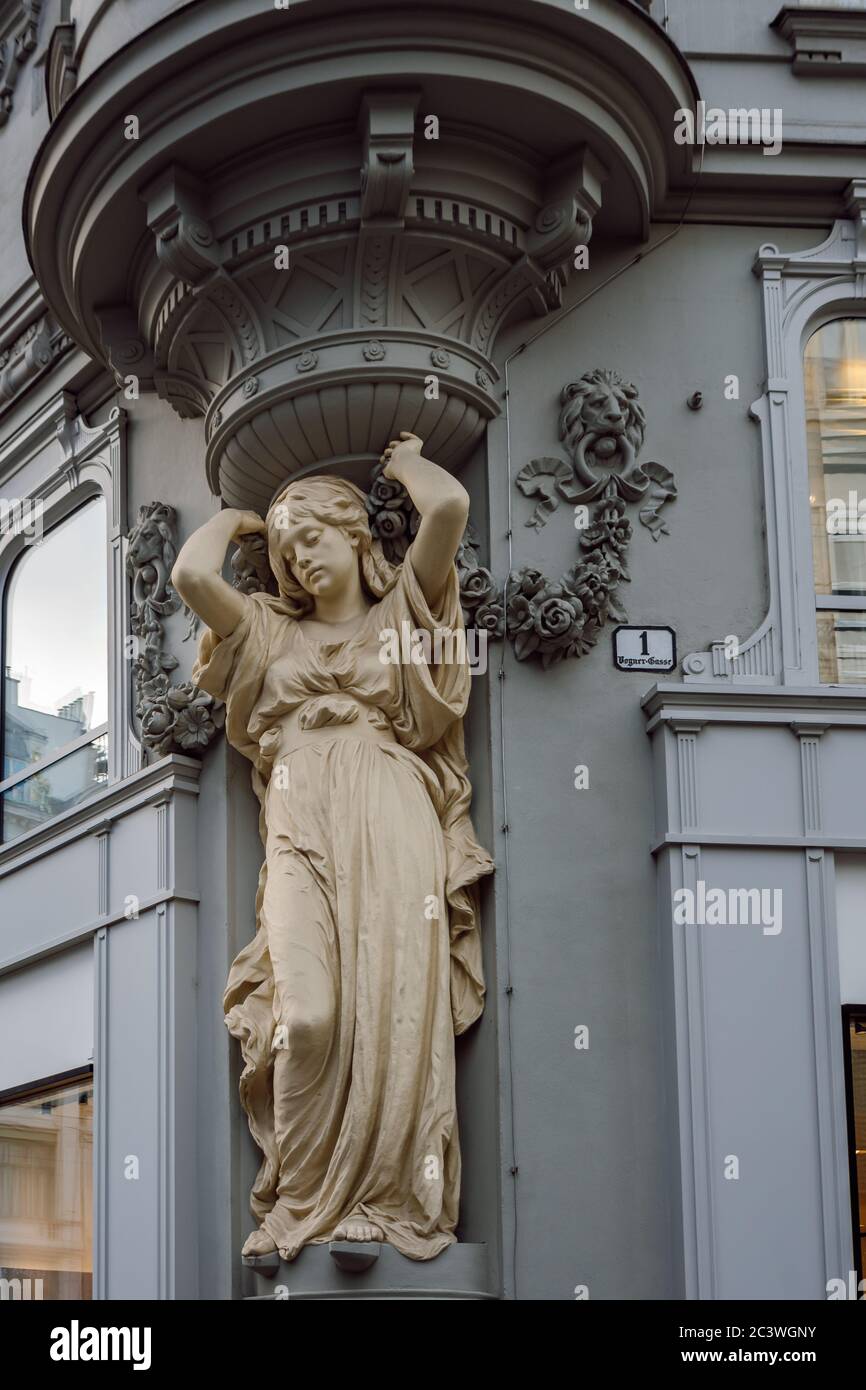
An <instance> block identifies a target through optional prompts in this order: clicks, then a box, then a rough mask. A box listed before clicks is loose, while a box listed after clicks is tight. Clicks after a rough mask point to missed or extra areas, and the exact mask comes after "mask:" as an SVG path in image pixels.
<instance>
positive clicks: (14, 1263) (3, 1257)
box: [0, 1076, 93, 1299]
mask: <svg viewBox="0 0 866 1390" xmlns="http://www.w3.org/2000/svg"><path fill="white" fill-rule="evenodd" d="M92 1173H93V1082H92V1078H91V1077H89V1076H87V1077H83V1078H82V1079H81V1080H79V1081H75V1082H71V1083H66V1084H64V1085H62V1086H59V1087H54V1088H52V1089H51V1090H45V1091H40V1092H38V1093H36V1094H34V1095H28V1096H24V1097H21V1098H20V1099H17V1100H11V1101H7V1102H5V1103H4V1104H0V1278H2V1279H6V1280H10V1281H12V1280H20V1281H21V1283H20V1284H19V1285H16V1284H14V1283H11V1284H9V1285H4V1290H5V1296H6V1297H12V1298H14V1297H16V1296H17V1297H21V1298H26V1297H27V1296H28V1295H29V1297H30V1298H31V1299H37V1298H43V1299H83V1298H91V1297H92V1277H93V1254H92V1234H91V1232H92V1226H93V1211H92V1188H93V1178H92ZM27 1280H29V1281H30V1283H29V1284H27V1283H26V1281H27ZM38 1281H41V1282H38Z"/></svg>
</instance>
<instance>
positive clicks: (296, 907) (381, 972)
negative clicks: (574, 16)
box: [193, 547, 494, 1260]
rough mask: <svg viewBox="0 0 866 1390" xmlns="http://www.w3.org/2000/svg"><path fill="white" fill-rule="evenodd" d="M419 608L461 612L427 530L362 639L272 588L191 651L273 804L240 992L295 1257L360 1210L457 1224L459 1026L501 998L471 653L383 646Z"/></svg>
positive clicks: (255, 1115) (253, 1099) (282, 1244)
mask: <svg viewBox="0 0 866 1390" xmlns="http://www.w3.org/2000/svg"><path fill="white" fill-rule="evenodd" d="M404 624H408V625H409V630H412V629H422V630H423V629H426V630H427V631H429V632H431V633H432V632H434V631H435V630H436V629H437V628H438V629H439V630H440V631H441V630H442V629H443V628H445V629H449V628H450V629H451V630H452V631H453V632H458V631H461V630H462V628H463V619H462V614H461V609H460V598H459V584H458V578H457V571H456V569H455V568H454V567H453V566H452V568H451V572H450V575H449V578H448V582H447V584H446V587H445V591H444V593H443V595H442V597H441V599H440V602H439V605H438V608H437V611H436V612H435V613H434V612H432V611H431V610H430V608H429V606H428V604H427V602H426V600H425V598H424V595H423V592H422V590H421V587H420V585H419V583H418V579H417V577H416V575H415V572H414V570H413V567H412V549H411V547H410V549H409V551H408V552H407V555H406V558H405V561H404V563H403V565H402V566H401V568H400V571H399V576H398V579H397V582H396V584H395V586H394V587H393V588H392V589H391V590H390V592H389V593H388V594H386V595H385V597H384V598H383V599H381V600H380V601H379V602H378V603H376V604H374V605H373V606H372V607H371V608H370V610H369V612H368V614H367V615H366V618H365V619H364V622H363V624H362V626H361V627H360V629H359V630H358V632H357V633H356V634H355V635H354V636H353V637H351V638H349V639H348V640H345V641H342V642H316V641H313V640H311V639H309V638H308V637H306V636H305V634H304V633H303V631H302V630H301V628H300V627H299V626H298V624H297V622H296V621H295V620H294V619H293V618H291V617H290V616H289V615H288V613H287V612H286V609H285V606H284V604H283V602H282V600H281V599H279V598H273V597H271V596H268V595H263V594H254V595H252V596H250V597H248V599H247V603H246V605H245V613H244V616H243V618H242V619H241V621H240V622H239V624H238V626H237V627H236V628H235V630H234V631H233V632H232V633H231V635H230V636H229V637H227V638H224V639H220V638H219V637H218V636H217V635H216V634H215V633H214V632H212V631H209V630H208V631H206V632H205V633H204V635H203V636H202V639H201V641H200V645H199V657H198V661H197V663H196V666H195V669H194V671H193V679H194V680H195V681H196V683H197V684H198V685H200V686H201V687H202V688H203V689H204V690H207V691H209V692H210V693H211V694H212V695H214V696H216V697H218V698H219V699H221V700H224V701H225V704H226V734H227V737H228V739H229V742H230V743H232V745H233V746H234V747H235V748H237V749H238V750H239V751H240V752H241V753H243V754H244V755H245V756H246V757H247V758H249V759H250V760H251V762H252V763H253V773H252V777H253V787H254V790H255V791H256V794H257V796H258V798H259V801H260V806H261V815H260V821H259V827H260V831H261V834H262V838H263V841H264V845H265V860H264V864H263V866H262V870H261V873H260V876H259V886H258V893H257V899H256V926H257V930H256V934H255V936H254V937H253V939H252V941H251V942H250V943H249V945H247V946H246V947H245V948H244V950H242V951H241V953H240V955H239V956H238V957H237V959H236V960H235V962H234V964H233V966H232V968H231V972H230V974H229V979H228V983H227V987H226V993H225V1000H224V1004H225V1009H226V1024H227V1026H228V1028H229V1031H230V1032H231V1034H232V1035H233V1036H234V1037H236V1038H237V1039H238V1040H239V1041H240V1045H241V1049H242V1054H243V1060H244V1070H243V1075H242V1078H241V1085H240V1090H241V1100H242V1103H243V1106H244V1109H245V1110H246V1112H247V1115H248V1118H249V1123H250V1129H251V1132H252V1134H253V1137H254V1139H255V1140H256V1142H257V1144H258V1145H259V1147H260V1148H261V1150H262V1153H263V1155H264V1158H263V1162H262V1166H261V1168H260V1171H259V1174H258V1177H257V1180H256V1183H255V1186H254V1188H253V1192H252V1197H251V1208H252V1211H253V1213H254V1215H255V1216H256V1217H257V1219H258V1220H259V1222H260V1223H261V1224H262V1225H263V1226H264V1228H265V1229H266V1230H267V1231H268V1232H269V1233H270V1235H271V1236H272V1237H273V1239H274V1240H275V1242H276V1244H277V1246H278V1248H279V1250H280V1252H281V1254H282V1255H283V1257H284V1258H285V1259H293V1258H294V1257H295V1256H296V1255H297V1253H298V1251H299V1250H300V1249H301V1248H302V1246H304V1245H306V1244H310V1243H320V1242H323V1241H328V1240H330V1239H333V1238H334V1233H335V1230H336V1228H337V1227H338V1226H339V1225H340V1224H342V1223H343V1222H344V1221H345V1220H347V1219H349V1218H353V1217H354V1218H358V1219H360V1220H366V1221H369V1222H375V1223H376V1224H378V1225H379V1226H380V1227H381V1228H382V1230H383V1232H384V1235H385V1239H386V1240H387V1241H389V1242H390V1243H391V1244H392V1245H394V1246H395V1247H396V1249H397V1250H399V1251H401V1252H402V1253H403V1254H404V1255H406V1256H409V1257H410V1258H412V1259H418V1260H425V1259H431V1258H432V1257H434V1256H435V1255H437V1254H439V1253H440V1252H441V1251H442V1250H444V1249H445V1248H446V1247H447V1246H448V1245H449V1244H451V1243H452V1242H453V1241H454V1240H455V1239H456V1237H455V1235H454V1228H455V1226H456V1223H457V1217H458V1203H459V1192H460V1150H459V1145H458V1134H457V1119H456V1110H455V1065H454V1036H455V1034H459V1033H462V1032H463V1031H464V1030H465V1029H466V1028H468V1027H469V1026H470V1025H471V1024H472V1023H473V1022H474V1021H475V1020H476V1019H477V1018H478V1016H479V1014H480V1013H481V1011H482V1008H483V999H484V982H483V975H482V967H481V945H480V939H479V928H478V905H477V881H478V880H479V878H480V877H481V876H482V875H484V874H489V873H492V872H493V867H494V866H493V862H492V860H491V859H490V857H489V855H488V854H487V853H486V852H485V850H483V849H482V847H481V846H480V845H479V843H478V841H477V839H476V837H475V833H474V830H473V827H472V824H471V820H470V816H469V804H470V799H471V787H470V784H469V780H468V776H467V764H466V758H465V754H464V742H463V723H462V720H463V715H464V712H465V710H466V706H467V703H468V698H469V686H470V674H469V669H468V666H467V665H466V664H465V663H464V662H460V661H452V662H450V663H446V662H444V661H443V662H442V663H440V664H438V665H435V664H433V661H432V658H431V661H430V664H428V663H427V662H426V661H423V660H422V661H421V662H420V663H417V662H415V661H410V662H408V663H406V664H400V663H397V662H391V663H384V662H383V661H382V660H381V659H380V653H381V652H382V650H383V640H384V639H383V638H382V637H380V634H382V633H384V632H385V631H394V632H396V633H397V634H399V635H401V634H402V633H403V632H404V630H405V629H404V627H403V625H404ZM293 712H297V713H298V716H299V720H300V728H301V732H300V733H299V734H298V736H297V738H296V739H295V740H293V746H292V747H291V748H290V749H289V751H288V752H287V753H286V752H285V748H284V742H285V741H284V735H283V731H281V729H280V728H279V724H280V721H281V720H282V721H285V716H286V715H288V714H291V713H293ZM363 721H367V722H368V724H369V725H370V729H368V730H364V729H363V728H362V722H363ZM371 730H372V736H366V735H367V734H369V733H370V732H371ZM305 731H315V734H314V736H313V737H307V738H306V740H305ZM362 735H364V736H362ZM277 774H279V775H277Z"/></svg>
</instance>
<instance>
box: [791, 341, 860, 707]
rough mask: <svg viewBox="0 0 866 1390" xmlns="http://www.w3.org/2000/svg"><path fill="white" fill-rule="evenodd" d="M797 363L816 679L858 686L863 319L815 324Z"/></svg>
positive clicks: (835, 683) (823, 681) (825, 682)
mask: <svg viewBox="0 0 866 1390" xmlns="http://www.w3.org/2000/svg"><path fill="white" fill-rule="evenodd" d="M804 368H805V388H806V436H807V447H808V456H809V507H810V513H811V518H812V563H813V571H814V577H815V608H816V619H817V628H818V678H819V680H820V681H821V683H822V684H830V685H866V318H845V319H834V320H833V321H832V322H831V323H827V324H825V325H824V326H823V328H819V329H818V331H817V332H816V333H814V334H813V335H812V337H811V338H810V339H809V342H808V343H807V344H806V352H805V363H804Z"/></svg>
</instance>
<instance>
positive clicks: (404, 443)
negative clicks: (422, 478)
mask: <svg viewBox="0 0 866 1390" xmlns="http://www.w3.org/2000/svg"><path fill="white" fill-rule="evenodd" d="M423 448H424V441H423V439H419V438H418V436H417V434H410V433H409V431H408V430H402V431H401V433H400V438H399V439H392V440H391V443H390V444H389V445H388V447H387V449H386V450H385V452H384V454H383V455H382V457H381V459H380V460H379V462H380V463H383V464H384V465H385V468H384V474H385V477H386V478H393V479H394V481H395V482H398V483H399V482H401V481H402V479H401V477H400V473H399V471H397V472H395V467H396V469H397V470H399V468H400V465H401V463H403V462H405V461H406V460H407V459H410V458H417V457H418V455H419V454H420V452H421V450H422V449H423Z"/></svg>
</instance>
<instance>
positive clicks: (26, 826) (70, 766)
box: [0, 734, 108, 843]
mask: <svg viewBox="0 0 866 1390" xmlns="http://www.w3.org/2000/svg"><path fill="white" fill-rule="evenodd" d="M107 780H108V738H107V735H105V734H100V736H99V738H96V739H94V741H93V743H88V744H86V745H85V746H84V748H78V749H76V751H75V752H74V753H70V754H69V755H68V756H67V757H65V758H61V759H60V760H59V762H56V763H52V764H51V765H50V767H45V768H43V769H42V771H41V772H34V774H33V776H32V777H24V778H22V780H21V781H20V782H16V783H15V785H14V786H13V787H10V788H9V790H8V791H7V792H4V793H3V795H2V797H0V811H2V817H3V820H2V824H3V836H2V838H3V842H4V843H5V842H6V841H8V840H14V839H16V837H17V836H18V835H24V834H25V833H26V832H27V831H28V830H33V829H35V827H36V826H37V825H41V824H42V822H43V821H46V820H51V817H52V816H59V815H60V813H61V811H68V810H69V809H70V807H72V806H77V805H78V803H79V801H83V800H84V799H85V797H87V796H89V795H90V793H91V792H93V791H95V790H96V789H97V788H98V787H101V786H104V785H105V783H106V781H107Z"/></svg>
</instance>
